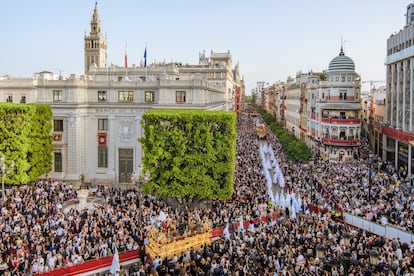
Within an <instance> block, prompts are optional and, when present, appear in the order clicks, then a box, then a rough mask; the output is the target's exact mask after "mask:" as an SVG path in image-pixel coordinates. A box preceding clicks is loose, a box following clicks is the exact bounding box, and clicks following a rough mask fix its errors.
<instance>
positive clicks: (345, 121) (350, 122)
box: [322, 117, 361, 125]
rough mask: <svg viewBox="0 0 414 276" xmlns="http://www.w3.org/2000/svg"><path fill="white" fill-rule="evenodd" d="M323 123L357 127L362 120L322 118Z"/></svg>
mask: <svg viewBox="0 0 414 276" xmlns="http://www.w3.org/2000/svg"><path fill="white" fill-rule="evenodd" d="M322 122H323V123H329V124H348V125H357V124H360V123H361V120H360V119H355V118H348V119H341V118H334V117H329V118H328V117H322Z"/></svg>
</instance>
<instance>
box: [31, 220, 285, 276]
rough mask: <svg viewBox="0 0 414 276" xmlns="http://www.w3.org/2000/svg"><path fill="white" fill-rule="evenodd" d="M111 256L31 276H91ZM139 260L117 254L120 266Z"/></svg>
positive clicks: (102, 268) (133, 253)
mask: <svg viewBox="0 0 414 276" xmlns="http://www.w3.org/2000/svg"><path fill="white" fill-rule="evenodd" d="M276 217H277V216H276V213H273V214H272V220H275V219H276ZM259 219H260V220H261V221H262V222H263V223H265V222H267V220H268V217H267V216H263V217H257V218H254V219H252V221H253V223H254V224H257V223H258V220H259ZM249 224H250V221H244V222H243V228H244V229H247V228H248V227H249ZM234 226H235V229H237V228H238V227H239V223H235V224H234ZM223 231H224V227H220V228H215V229H213V230H212V231H211V239H217V238H219V237H220V236H222V235H223ZM232 231H233V229H232V228H231V227H229V232H232ZM112 258H113V256H109V257H106V258H100V259H98V260H94V261H88V262H84V263H82V264H78V265H74V266H69V267H63V268H59V269H56V270H53V271H50V272H43V273H41V274H33V275H36V276H40V275H41V276H74V275H80V276H82V275H91V274H93V273H99V272H104V271H109V269H110V267H111V264H112ZM138 259H139V250H131V251H126V252H122V253H119V263H120V265H129V264H132V263H136V262H137V261H138Z"/></svg>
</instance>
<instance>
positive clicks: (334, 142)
mask: <svg viewBox="0 0 414 276" xmlns="http://www.w3.org/2000/svg"><path fill="white" fill-rule="evenodd" d="M322 143H324V144H327V145H333V146H359V145H361V141H360V140H354V139H353V140H339V139H329V138H322Z"/></svg>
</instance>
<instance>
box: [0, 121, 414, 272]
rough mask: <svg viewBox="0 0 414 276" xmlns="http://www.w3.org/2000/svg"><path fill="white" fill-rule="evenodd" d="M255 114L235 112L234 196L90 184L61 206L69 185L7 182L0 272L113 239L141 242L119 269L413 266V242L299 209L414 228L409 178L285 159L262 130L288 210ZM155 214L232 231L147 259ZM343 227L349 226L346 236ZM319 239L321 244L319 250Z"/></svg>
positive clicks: (69, 260) (86, 251) (71, 258)
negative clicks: (276, 191) (88, 202)
mask: <svg viewBox="0 0 414 276" xmlns="http://www.w3.org/2000/svg"><path fill="white" fill-rule="evenodd" d="M257 119H258V117H254V118H253V117H252V116H250V115H249V114H242V115H241V116H240V118H239V120H238V124H237V132H238V138H237V157H236V166H235V189H234V196H233V198H232V200H229V201H213V202H212V204H211V206H209V207H208V208H194V209H191V210H189V209H179V208H173V207H172V206H169V205H167V204H166V203H165V202H164V201H163V200H161V199H159V198H155V197H152V196H149V195H145V196H143V197H140V195H139V193H138V191H137V190H136V189H135V188H131V189H122V188H119V187H108V186H98V188H97V189H96V191H94V196H96V197H97V198H100V199H102V202H104V205H96V206H95V208H93V210H92V211H86V210H85V211H77V210H76V209H70V210H65V211H64V208H65V202H67V201H68V200H71V199H75V198H77V187H75V186H72V185H67V184H64V183H61V182H58V181H53V180H39V181H37V182H36V183H33V184H32V185H26V186H21V187H16V188H14V189H13V191H12V193H11V194H10V195H9V196H8V198H7V202H6V203H4V204H3V206H2V209H1V214H0V231H1V233H2V236H1V240H2V243H1V244H0V252H1V256H0V257H1V259H0V275H1V274H3V275H32V274H36V273H43V272H48V271H51V270H54V269H58V268H61V267H67V266H71V265H76V264H79V263H82V262H85V261H90V260H96V259H99V258H102V257H106V256H111V255H112V254H113V251H114V248H116V249H117V250H118V251H119V252H122V251H127V250H132V249H139V250H140V253H141V254H140V261H139V262H137V263H136V264H134V265H131V266H129V267H122V268H121V273H123V274H125V275H239V276H242V275H277V276H280V275H325V274H326V273H328V274H327V275H345V274H346V273H349V275H370V274H371V275H404V276H406V275H411V274H412V273H413V272H412V271H413V269H414V244H413V243H407V242H403V241H400V240H399V239H394V240H390V239H386V238H384V237H378V236H375V235H373V234H372V233H370V232H369V231H365V230H361V229H354V228H351V227H350V226H348V225H345V224H343V223H342V222H338V221H335V220H334V218H332V217H331V216H330V212H326V213H324V212H318V213H315V212H305V210H307V207H308V206H310V205H316V206H319V207H320V209H321V210H323V209H326V210H328V211H329V210H330V209H331V208H333V207H334V206H336V205H340V206H341V207H342V208H343V210H346V211H348V212H350V213H353V214H357V215H361V216H364V217H366V218H368V219H370V220H375V221H378V222H380V223H388V224H398V226H399V227H400V228H401V229H404V230H407V231H411V232H413V230H414V229H413V223H412V221H413V213H414V212H413V208H414V200H413V196H412V193H411V192H412V191H411V190H410V188H411V187H410V186H409V185H407V184H406V183H405V181H404V182H403V185H400V186H398V185H396V184H395V183H397V182H398V181H402V180H403V177H404V174H403V172H401V171H398V170H396V171H392V168H388V169H389V170H388V172H385V171H381V172H380V171H378V169H377V168H370V169H368V164H367V163H365V162H364V161H359V160H353V161H347V162H341V163H332V162H328V161H325V160H322V159H320V158H318V157H317V156H315V157H314V158H313V160H312V162H306V163H290V162H289V161H288V160H287V158H286V156H285V154H284V152H283V150H282V148H281V147H280V145H279V143H278V139H277V137H276V136H275V135H274V134H273V133H271V132H270V131H268V132H267V133H268V135H267V141H266V143H268V144H269V145H272V148H273V149H275V156H276V157H277V159H278V162H279V164H280V165H281V169H282V172H283V175H284V177H285V179H286V184H287V187H289V192H293V193H295V194H297V195H298V196H300V197H301V198H302V204H303V206H302V208H301V210H302V212H301V213H300V214H299V215H298V216H297V217H295V218H292V217H291V216H289V215H288V214H287V213H286V210H282V209H280V208H278V206H277V205H276V204H274V203H273V202H270V200H269V195H268V189H267V186H266V183H265V176H264V173H263V167H262V163H261V162H260V156H259V141H258V139H257V137H256V132H255V128H254V125H255V123H256V121H255V120H257ZM259 119H260V118H259ZM282 164H283V165H282ZM368 171H372V172H373V174H372V175H369V174H368V173H367V172H368ZM384 175H388V176H389V177H384ZM369 177H371V186H370V189H369V191H368V190H367V187H368V186H367V185H368V184H369ZM404 185H405V186H404ZM403 186H404V187H403ZM140 199H142V202H139V200H140ZM273 213H276V214H277V215H276V219H275V220H268V221H266V222H262V221H261V220H257V223H253V219H254V218H256V217H260V216H265V215H266V214H273ZM160 217H168V218H170V219H171V220H173V221H177V222H180V223H184V224H185V222H186V221H190V220H191V219H196V220H210V221H211V222H212V225H213V228H217V227H226V226H228V225H232V226H233V227H232V229H233V231H231V233H229V234H228V235H223V237H221V238H219V239H215V240H214V241H213V243H212V244H211V245H208V246H204V247H202V248H201V249H191V250H189V251H188V252H185V253H183V254H181V255H179V256H174V257H173V258H172V259H166V258H161V257H157V258H155V259H150V258H149V256H147V255H146V254H145V245H146V244H147V239H146V234H147V233H148V231H149V229H150V227H151V226H153V225H155V226H156V227H157V225H158V224H160V223H161V222H160ZM240 221H249V222H250V225H249V227H248V228H246V229H244V228H242V227H235V225H236V224H237V223H238V222H240ZM345 233H347V234H350V242H349V244H347V243H346V242H345V239H344V236H345ZM317 245H319V246H320V245H323V254H322V255H321V256H318V254H317V253H318V252H317V251H318V250H317ZM319 249H320V248H319ZM372 250H375V251H376V252H377V253H378V260H379V262H378V264H377V265H375V266H373V265H372V264H371V263H370V261H369V257H370V252H372ZM319 251H322V250H321V249H320V250H319ZM345 253H349V257H350V258H349V259H346V258H344V256H346V254H345ZM369 273H370V274H369ZM410 273H411V274H410ZM412 275H414V274H412Z"/></svg>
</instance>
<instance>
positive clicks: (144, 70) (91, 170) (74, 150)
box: [0, 6, 244, 183]
mask: <svg viewBox="0 0 414 276" xmlns="http://www.w3.org/2000/svg"><path fill="white" fill-rule="evenodd" d="M84 41H85V53H84V59H85V63H84V64H85V65H84V66H85V75H82V76H76V75H74V74H72V75H70V76H69V77H67V78H66V77H62V76H59V77H56V76H55V75H53V74H52V73H50V72H41V73H38V74H36V75H35V77H34V79H33V80H31V84H30V81H27V82H28V83H27V84H26V85H27V87H28V88H30V87H31V89H32V91H31V92H30V93H29V92H27V94H31V93H32V92H33V97H34V98H33V99H32V101H31V102H37V103H43V104H49V105H50V106H51V107H52V113H53V155H54V156H53V170H52V171H51V172H50V173H48V177H51V178H55V179H62V180H65V181H78V180H79V179H81V176H84V179H85V182H94V183H128V182H131V181H132V175H133V173H135V174H136V175H139V174H140V173H141V171H140V168H141V166H140V165H141V158H142V154H143V153H142V150H141V144H140V143H139V142H138V139H139V138H141V137H142V136H143V134H144V133H143V130H142V128H141V125H140V122H141V119H142V115H143V114H144V112H145V111H147V110H149V109H164V108H168V109H203V110H232V108H233V97H234V89H235V87H236V86H239V87H244V84H243V83H241V82H243V80H242V79H241V78H240V76H239V66H238V64H237V65H236V68H235V69H233V68H232V58H231V54H230V51H228V52H227V53H214V52H211V56H210V57H206V55H205V53H201V54H200V56H199V57H200V59H199V64H198V65H188V64H187V65H182V64H180V63H157V64H155V63H153V64H149V65H148V66H146V65H147V64H146V61H145V64H144V63H142V64H141V65H140V66H139V67H125V66H123V67H119V66H114V65H111V66H110V67H106V65H107V60H106V47H107V38H106V37H105V36H103V35H102V33H101V21H100V18H99V15H98V10H97V7H96V6H95V9H94V12H93V16H92V20H91V31H90V33H89V35H85V37H84ZM4 83H5V81H4V80H0V97H1V98H0V100H1V99H3V100H7V99H8V95H9V94H10V93H12V92H13V93H14V94H13V97H16V99H17V97H18V93H19V92H16V91H12V89H10V88H7V84H4ZM1 84H4V86H5V87H2V86H1ZM2 90H3V91H2ZM19 91H21V89H20V90H19ZM15 95H16V96H15ZM31 95H32V94H31ZM31 97H32V96H31ZM13 101H14V100H13ZM14 102H16V101H14Z"/></svg>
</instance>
